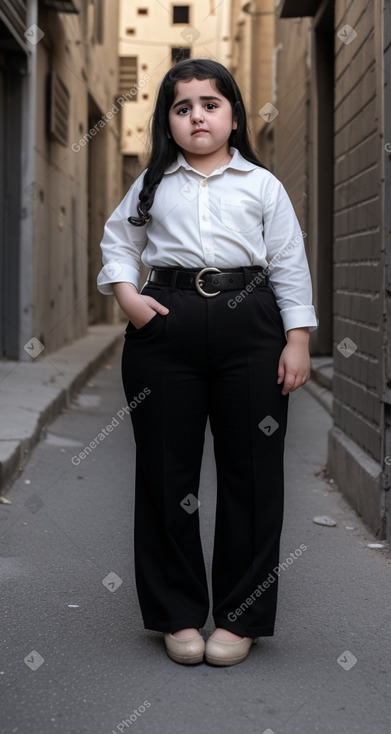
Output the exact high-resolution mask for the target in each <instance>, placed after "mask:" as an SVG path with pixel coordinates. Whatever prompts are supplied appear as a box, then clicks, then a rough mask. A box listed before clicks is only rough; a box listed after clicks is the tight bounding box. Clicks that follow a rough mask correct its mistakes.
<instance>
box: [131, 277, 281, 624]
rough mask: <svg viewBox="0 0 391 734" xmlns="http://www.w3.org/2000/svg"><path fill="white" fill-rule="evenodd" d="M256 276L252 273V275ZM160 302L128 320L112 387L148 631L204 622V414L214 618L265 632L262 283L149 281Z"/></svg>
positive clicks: (270, 344) (267, 370)
mask: <svg viewBox="0 0 391 734" xmlns="http://www.w3.org/2000/svg"><path fill="white" fill-rule="evenodd" d="M252 276H254V272H252ZM142 293H143V294H144V295H150V296H152V297H153V298H155V299H156V300H158V301H160V303H162V304H164V305H165V306H167V307H168V308H169V309H170V311H169V313H168V315H167V316H162V315H160V314H158V313H157V314H156V315H155V316H153V317H152V319H151V320H150V321H149V322H148V323H147V324H145V325H144V326H142V327H141V328H140V329H136V328H135V327H134V326H133V325H132V324H131V323H130V322H129V324H128V326H127V329H126V334H125V345H124V350H123V357H122V376H123V384H124V389H125V393H126V397H127V401H128V404H129V406H130V410H131V413H130V415H131V420H132V425H133V430H134V437H135V442H136V481H135V515H134V543H135V575H136V586H137V593H138V598H139V603H140V608H141V612H142V616H143V621H144V626H145V628H146V629H150V630H159V631H162V632H176V631H177V630H179V629H183V628H186V627H196V628H201V627H203V626H204V625H205V622H206V620H207V617H208V613H209V598H208V588H207V579H206V572H205V565H204V559H203V553H202V547H201V540H200V528H199V513H198V501H197V498H198V490H199V479H200V468H201V460H202V453H203V446H204V436H205V427H206V421H207V417H208V416H209V420H210V427H211V431H212V435H213V441H214V455H215V461H216V472H217V506H216V527H215V538H214V548H213V563H212V592H213V607H212V614H213V619H214V622H215V624H216V627H223V628H225V629H228V630H230V631H231V632H234V633H235V634H238V635H241V636H248V637H256V636H269V635H273V632H274V623H275V616H276V607H277V586H278V574H277V573H276V571H274V572H273V569H276V567H277V568H278V563H279V544H280V535H281V529H282V521H283V492H284V477H283V450H284V437H285V431H286V421H287V409H288V397H289V396H288V395H286V396H283V395H282V392H281V391H282V386H281V385H277V369H278V361H279V357H280V354H281V351H282V349H283V348H284V346H285V344H286V338H285V333H284V328H283V324H282V320H281V315H280V311H279V308H278V306H277V303H276V300H275V296H274V294H273V291H272V290H271V288H270V286H263V287H256V288H253V289H252V290H251V291H250V292H248V291H238V290H232V291H224V292H220V293H219V294H218V295H217V296H214V297H212V298H206V297H204V296H202V295H200V294H199V293H198V292H197V291H196V290H184V289H183V290H178V289H174V288H170V287H167V286H157V285H152V284H150V283H147V284H146V285H145V286H144V288H143V290H142Z"/></svg>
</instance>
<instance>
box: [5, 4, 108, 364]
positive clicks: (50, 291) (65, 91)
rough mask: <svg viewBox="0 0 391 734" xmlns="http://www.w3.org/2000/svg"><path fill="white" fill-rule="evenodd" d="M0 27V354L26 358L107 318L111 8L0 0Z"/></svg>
mask: <svg viewBox="0 0 391 734" xmlns="http://www.w3.org/2000/svg"><path fill="white" fill-rule="evenodd" d="M0 29H1V35H0V38H1V40H0V72H1V73H0V95H1V104H0V109H1V112H0V152H1V158H2V161H3V167H2V176H1V181H0V209H1V211H0V215H1V216H0V220H1V222H2V225H1V231H0V237H1V240H0V251H1V258H0V267H1V270H0V279H1V284H0V289H1V292H2V294H3V296H2V310H1V313H2V317H1V350H2V356H3V358H4V357H6V358H12V359H26V360H29V359H31V358H34V357H38V356H39V353H40V350H41V351H43V348H44V350H45V353H50V352H52V351H53V350H55V349H57V348H59V347H61V346H63V345H64V344H67V343H70V342H72V341H73V340H74V339H76V338H78V337H80V336H82V335H83V334H84V333H85V331H86V328H87V325H88V323H95V322H96V321H101V320H106V319H107V318H112V317H113V314H112V310H113V308H114V304H113V302H112V299H106V301H105V299H103V298H101V297H100V294H98V295H97V296H96V285H95V283H96V274H97V272H98V270H99V268H100V255H99V240H100V237H101V231H102V227H103V223H104V220H105V216H106V213H107V211H108V209H110V207H111V206H112V202H114V201H115V200H116V199H117V197H118V195H120V188H121V157H120V154H119V118H118V116H117V115H116V114H115V113H114V112H113V110H112V106H113V102H114V93H115V91H116V89H117V77H118V3H117V0H110V2H108V1H107V0H61V1H60V0H20V2H18V3H15V2H11V0H4V2H2V3H1V7H0ZM26 344H27V345H28V346H27V348H26Z"/></svg>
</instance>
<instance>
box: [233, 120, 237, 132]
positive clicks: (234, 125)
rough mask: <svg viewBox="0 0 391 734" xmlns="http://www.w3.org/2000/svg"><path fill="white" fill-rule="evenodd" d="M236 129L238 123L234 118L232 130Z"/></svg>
mask: <svg viewBox="0 0 391 734" xmlns="http://www.w3.org/2000/svg"><path fill="white" fill-rule="evenodd" d="M237 129H238V121H237V120H236V118H234V119H233V121H232V130H237Z"/></svg>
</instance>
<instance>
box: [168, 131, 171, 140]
mask: <svg viewBox="0 0 391 734" xmlns="http://www.w3.org/2000/svg"><path fill="white" fill-rule="evenodd" d="M167 137H168V138H171V133H170V131H169V130H167Z"/></svg>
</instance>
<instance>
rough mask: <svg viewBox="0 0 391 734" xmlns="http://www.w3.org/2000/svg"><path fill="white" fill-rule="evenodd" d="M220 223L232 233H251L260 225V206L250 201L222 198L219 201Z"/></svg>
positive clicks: (228, 197) (229, 197)
mask: <svg viewBox="0 0 391 734" xmlns="http://www.w3.org/2000/svg"><path fill="white" fill-rule="evenodd" d="M220 214H221V221H222V224H223V225H224V227H227V229H230V230H231V231H233V232H242V233H243V234H244V233H246V232H251V231H252V230H253V229H255V227H257V226H258V227H259V226H260V225H262V207H261V204H260V203H258V202H255V201H253V200H251V199H239V198H238V197H232V196H224V197H223V198H222V199H221V200H220Z"/></svg>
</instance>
